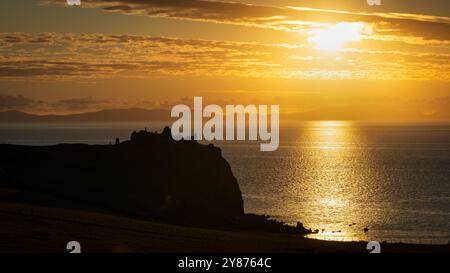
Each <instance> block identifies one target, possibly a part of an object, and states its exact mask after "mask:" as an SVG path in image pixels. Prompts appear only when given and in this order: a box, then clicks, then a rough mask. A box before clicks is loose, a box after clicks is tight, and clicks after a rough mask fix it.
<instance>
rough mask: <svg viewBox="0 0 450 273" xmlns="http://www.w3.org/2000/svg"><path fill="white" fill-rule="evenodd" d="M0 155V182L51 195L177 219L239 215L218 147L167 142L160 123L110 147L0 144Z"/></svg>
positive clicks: (203, 220) (233, 181)
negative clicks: (151, 130) (157, 127)
mask: <svg viewBox="0 0 450 273" xmlns="http://www.w3.org/2000/svg"><path fill="white" fill-rule="evenodd" d="M0 154H1V157H0V183H2V184H4V185H8V186H9V187H14V188H18V189H21V190H24V191H27V192H33V193H39V194H46V195H48V196H51V197H52V198H53V199H56V200H70V201H71V202H75V203H79V204H82V205H83V206H85V207H89V208H96V209H105V210H110V211H114V212H118V213H122V214H125V215H130V216H138V217H145V218H149V219H158V220H162V221H169V222H176V223H180V224H205V223H207V224H211V223H217V224H220V223H222V222H226V221H230V220H233V219H235V218H239V217H241V216H242V215H243V200H242V196H241V192H240V189H239V186H238V184H237V181H236V179H235V177H234V176H233V174H232V171H231V168H230V166H229V164H228V163H227V161H226V160H225V159H224V158H223V157H222V155H221V150H220V149H219V148H217V147H214V146H212V145H200V144H198V143H197V142H195V141H179V142H177V141H174V140H172V139H171V137H170V131H169V130H168V128H166V129H165V131H164V132H163V133H162V134H157V133H149V132H144V131H141V132H137V133H136V132H135V133H133V134H132V136H131V140H130V141H125V142H122V143H116V145H82V144H60V145H55V146H45V147H36V146H16V145H0ZM56 205H57V204H56Z"/></svg>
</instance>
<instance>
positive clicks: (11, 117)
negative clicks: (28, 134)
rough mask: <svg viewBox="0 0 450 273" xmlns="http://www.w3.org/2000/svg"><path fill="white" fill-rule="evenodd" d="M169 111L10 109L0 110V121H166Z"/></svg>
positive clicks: (134, 109)
mask: <svg viewBox="0 0 450 273" xmlns="http://www.w3.org/2000/svg"><path fill="white" fill-rule="evenodd" d="M168 120H171V117H170V111H169V110H165V109H151V110H148V109H140V108H129V109H106V110H101V111H97V112H87V113H80V114H70V115H34V114H28V113H24V112H21V111H16V110H11V111H6V112H0V122H8V123H11V122H127V121H168Z"/></svg>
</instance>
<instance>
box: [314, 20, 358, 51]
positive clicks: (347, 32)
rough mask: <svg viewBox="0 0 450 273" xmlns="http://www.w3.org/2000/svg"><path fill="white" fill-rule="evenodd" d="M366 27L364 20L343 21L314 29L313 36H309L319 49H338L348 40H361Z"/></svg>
mask: <svg viewBox="0 0 450 273" xmlns="http://www.w3.org/2000/svg"><path fill="white" fill-rule="evenodd" d="M365 28H366V24H365V23H362V22H356V23H347V22H341V23H337V24H336V25H333V26H331V27H328V28H324V29H319V30H316V31H314V32H313V36H311V37H309V38H308V42H309V43H311V44H313V45H315V47H316V48H318V49H322V50H328V51H338V50H340V49H342V48H343V46H344V45H345V44H346V43H348V42H359V41H360V40H361V36H362V34H363V32H364V30H365Z"/></svg>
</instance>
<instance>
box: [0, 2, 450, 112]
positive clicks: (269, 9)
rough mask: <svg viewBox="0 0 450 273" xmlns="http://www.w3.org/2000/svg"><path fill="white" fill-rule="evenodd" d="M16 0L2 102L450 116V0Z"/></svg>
mask: <svg viewBox="0 0 450 273" xmlns="http://www.w3.org/2000/svg"><path fill="white" fill-rule="evenodd" d="M81 1H82V5H81V7H69V6H68V5H67V3H66V1H65V0H63V1H56V0H54V1H52V0H4V1H1V2H0V111H5V110H22V111H26V112H30V113H38V114H45V113H60V114H61V113H76V112H85V111H94V110H100V109H106V108H131V107H140V108H148V109H151V108H170V107H171V106H172V105H175V104H177V103H179V102H185V103H192V100H193V96H203V100H204V102H205V103H214V104H219V105H225V104H227V103H233V104H279V105H280V111H281V112H282V113H283V114H285V115H288V116H290V117H292V118H293V119H299V120H302V119H304V120H309V119H312V120H315V119H327V120H339V119H358V120H450V73H449V71H450V1H447V0H427V1H424V0H382V3H383V5H382V6H369V5H368V4H367V3H366V0H314V1H311V0H241V1H237V0H235V1H233V2H228V1H227V2H225V1H223V2H219V1H200V0H190V1H186V0H116V1H112V0H81Z"/></svg>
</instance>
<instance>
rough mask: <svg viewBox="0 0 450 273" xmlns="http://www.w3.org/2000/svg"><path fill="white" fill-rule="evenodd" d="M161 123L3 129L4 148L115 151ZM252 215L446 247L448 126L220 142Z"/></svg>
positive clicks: (307, 126)
mask: <svg viewBox="0 0 450 273" xmlns="http://www.w3.org/2000/svg"><path fill="white" fill-rule="evenodd" d="M164 125H165V124H162V123H89V124H87V123H76V124H35V123H34V124H27V123H16V124H0V143H9V144H22V145H53V144H57V143H88V144H110V143H114V142H115V139H116V137H118V138H119V139H120V140H121V141H123V140H127V139H129V137H130V134H131V132H132V131H133V130H143V129H144V128H146V129H147V130H149V131H155V130H158V131H160V130H162V128H163V127H164ZM214 144H215V145H217V146H219V147H221V148H222V154H223V156H224V158H225V159H226V160H227V161H228V162H229V163H230V165H231V168H232V171H233V173H234V175H235V177H236V178H237V180H238V183H239V186H240V188H241V191H242V194H243V198H244V207H245V212H247V213H256V214H264V215H269V216H270V217H272V218H273V219H277V220H279V221H283V222H286V223H288V224H292V225H296V224H297V222H301V223H302V224H303V225H304V226H305V227H307V228H311V229H313V230H317V231H318V233H316V234H313V235H310V236H309V237H311V238H316V239H322V240H335V241H361V240H364V241H379V242H382V241H388V242H403V243H421V244H447V243H449V241H450V123H376V122H370V123H368V122H366V123H363V122H346V121H317V122H298V123H290V124H288V125H284V126H281V128H280V145H279V148H278V150H276V151H274V152H261V151H260V143H259V142H255V141H222V142H215V143H214Z"/></svg>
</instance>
